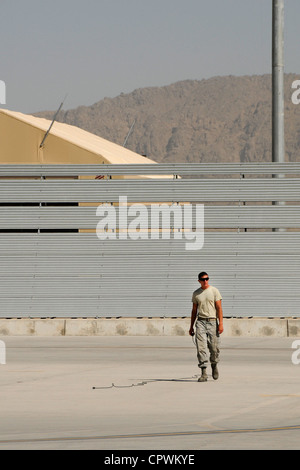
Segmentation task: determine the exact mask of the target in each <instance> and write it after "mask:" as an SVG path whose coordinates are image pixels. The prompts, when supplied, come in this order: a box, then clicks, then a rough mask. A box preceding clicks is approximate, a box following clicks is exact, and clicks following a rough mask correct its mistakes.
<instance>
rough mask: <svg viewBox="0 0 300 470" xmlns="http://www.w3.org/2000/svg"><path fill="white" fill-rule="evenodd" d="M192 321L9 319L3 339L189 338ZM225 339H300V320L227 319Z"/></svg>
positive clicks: (2, 324)
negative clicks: (7, 337) (5, 337)
mask: <svg viewBox="0 0 300 470" xmlns="http://www.w3.org/2000/svg"><path fill="white" fill-rule="evenodd" d="M189 327H190V319H189V318H51V319H50V318H49V319H48V318H10V319H5V318H2V319H0V336H187V335H188V334H189V333H188V332H189ZM222 336H223V337H274V338H275V337H293V338H298V337H300V318H262V317H256V318H255V317H253V318H224V333H223V334H222Z"/></svg>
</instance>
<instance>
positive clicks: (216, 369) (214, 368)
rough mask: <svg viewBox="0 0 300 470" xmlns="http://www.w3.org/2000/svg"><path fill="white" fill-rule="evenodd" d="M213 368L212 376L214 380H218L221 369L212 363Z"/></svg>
mask: <svg viewBox="0 0 300 470" xmlns="http://www.w3.org/2000/svg"><path fill="white" fill-rule="evenodd" d="M211 370H212V376H213V379H214V380H217V379H218V378H219V371H218V367H217V364H212V365H211Z"/></svg>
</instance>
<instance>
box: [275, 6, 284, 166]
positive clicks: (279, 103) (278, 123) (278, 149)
mask: <svg viewBox="0 0 300 470" xmlns="http://www.w3.org/2000/svg"><path fill="white" fill-rule="evenodd" d="M283 46H284V0H273V21H272V161H273V162H281V163H283V162H284V154H285V149H284V47H283Z"/></svg>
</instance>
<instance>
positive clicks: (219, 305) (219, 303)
mask: <svg viewBox="0 0 300 470" xmlns="http://www.w3.org/2000/svg"><path fill="white" fill-rule="evenodd" d="M215 306H216V311H217V319H218V324H219V326H218V331H219V333H220V334H221V333H223V331H224V327H223V309H222V300H216V302H215Z"/></svg>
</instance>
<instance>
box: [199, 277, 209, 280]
mask: <svg viewBox="0 0 300 470" xmlns="http://www.w3.org/2000/svg"><path fill="white" fill-rule="evenodd" d="M208 280H209V277H201V278H200V279H199V281H208Z"/></svg>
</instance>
